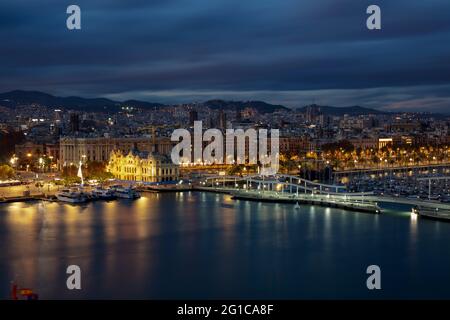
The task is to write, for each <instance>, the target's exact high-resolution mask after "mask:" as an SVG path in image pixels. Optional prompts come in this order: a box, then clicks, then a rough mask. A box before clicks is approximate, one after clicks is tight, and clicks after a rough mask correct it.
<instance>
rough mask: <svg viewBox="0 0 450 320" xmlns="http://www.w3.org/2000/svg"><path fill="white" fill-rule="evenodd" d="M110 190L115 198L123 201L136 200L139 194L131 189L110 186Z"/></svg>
mask: <svg viewBox="0 0 450 320" xmlns="http://www.w3.org/2000/svg"><path fill="white" fill-rule="evenodd" d="M110 190H111V191H113V194H114V195H115V196H116V197H117V198H123V199H137V198H140V196H141V194H140V193H139V192H137V191H136V190H135V189H133V188H131V187H122V186H112V187H110Z"/></svg>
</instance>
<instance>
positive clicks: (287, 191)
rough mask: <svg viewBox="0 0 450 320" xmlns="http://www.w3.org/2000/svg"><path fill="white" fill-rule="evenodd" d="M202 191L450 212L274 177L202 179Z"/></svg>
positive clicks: (425, 202) (446, 207) (428, 203)
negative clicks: (414, 207)
mask: <svg viewBox="0 0 450 320" xmlns="http://www.w3.org/2000/svg"><path fill="white" fill-rule="evenodd" d="M200 187H201V189H206V190H215V191H219V192H227V193H230V194H239V195H241V196H245V195H248V196H249V197H250V196H251V197H253V198H255V199H256V198H257V199H259V200H272V201H276V200H277V199H278V200H280V201H287V200H290V201H296V200H298V201H310V202H312V203H315V202H320V203H321V204H327V203H329V204H333V203H342V204H349V203H353V204H358V203H361V204H368V205H370V204H372V205H378V204H380V203H396V204H405V205H410V206H427V207H432V208H439V209H444V210H450V204H447V203H442V202H439V201H432V200H423V199H411V198H406V197H392V196H386V195H375V194H374V193H373V192H347V190H346V186H344V185H331V184H325V183H320V182H315V181H310V180H306V179H303V178H300V177H296V176H292V175H283V174H278V175H274V176H261V175H249V176H244V177H240V176H224V175H222V176H211V177H207V178H205V179H203V181H202V182H201V183H200Z"/></svg>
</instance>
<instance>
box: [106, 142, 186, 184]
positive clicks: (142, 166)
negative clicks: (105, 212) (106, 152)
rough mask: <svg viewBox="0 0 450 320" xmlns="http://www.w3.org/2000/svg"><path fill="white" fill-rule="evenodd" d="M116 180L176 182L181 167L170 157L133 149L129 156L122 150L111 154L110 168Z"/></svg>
mask: <svg viewBox="0 0 450 320" xmlns="http://www.w3.org/2000/svg"><path fill="white" fill-rule="evenodd" d="M107 170H108V171H109V172H111V173H112V174H113V175H114V177H115V178H116V179H120V180H128V181H142V182H164V181H176V180H178V178H179V166H178V165H175V164H173V163H172V161H171V159H170V158H169V157H168V156H165V155H161V154H158V153H151V152H146V151H144V152H140V151H138V150H137V149H135V148H134V149H132V150H130V152H129V153H128V154H124V153H123V152H122V151H121V150H115V151H112V152H111V155H110V158H109V163H108V168H107Z"/></svg>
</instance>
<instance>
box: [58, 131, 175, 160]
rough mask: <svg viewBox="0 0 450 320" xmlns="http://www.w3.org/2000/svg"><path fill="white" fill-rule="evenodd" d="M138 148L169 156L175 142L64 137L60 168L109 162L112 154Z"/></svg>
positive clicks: (147, 138) (166, 140)
mask: <svg viewBox="0 0 450 320" xmlns="http://www.w3.org/2000/svg"><path fill="white" fill-rule="evenodd" d="M134 147H137V148H138V149H139V150H142V151H147V152H151V151H157V152H158V153H160V154H163V155H168V154H170V152H171V151H172V147H173V142H171V141H170V138H166V137H161V138H157V139H151V138H150V137H145V136H144V137H124V138H108V137H98V138H77V137H63V138H61V139H60V167H64V166H68V165H71V164H78V163H79V162H80V161H81V162H83V163H84V162H87V161H100V162H108V161H109V158H110V155H111V152H113V151H115V150H120V151H122V152H123V153H125V154H126V153H128V152H129V151H130V150H131V149H133V148H134Z"/></svg>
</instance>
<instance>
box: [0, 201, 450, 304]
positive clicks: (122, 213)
mask: <svg viewBox="0 0 450 320" xmlns="http://www.w3.org/2000/svg"><path fill="white" fill-rule="evenodd" d="M71 264H76V265H79V266H80V268H81V273H82V274H81V275H82V289H81V290H79V291H77V290H74V291H70V290H68V289H67V288H66V278H67V275H66V273H65V272H66V268H67V266H68V265H71ZM372 264H376V265H379V266H380V268H381V286H382V290H378V291H370V290H368V289H367V287H366V279H367V277H368V275H367V274H366V268H367V266H369V265H372ZM13 279H14V280H16V281H17V282H18V283H19V285H21V286H23V287H31V288H33V289H34V290H35V291H37V292H38V293H39V295H40V298H41V299H72V298H102V299H103V298H139V299H145V298H160V299H166V298H181V299H194V298H210V299H212V298H276V299H278V298H288V299H296V298H307V299H314V298H325V299H328V298H333V299H334V298H338V299H346V298H370V299H379V298H389V299H390V298H450V288H449V287H450V223H445V222H439V221H431V220H424V219H420V218H419V219H412V218H411V217H410V214H409V212H408V211H407V208H400V207H399V208H395V207H392V208H391V209H390V210H388V211H387V212H385V213H384V214H382V215H374V214H368V213H358V212H350V211H345V210H340V209H330V208H322V207H316V206H303V207H302V209H301V210H294V206H293V205H291V204H273V203H257V202H248V201H234V200H232V199H231V198H230V197H229V196H227V195H218V194H212V193H199V192H198V193H197V192H192V193H172V194H169V193H168V194H145V195H144V196H143V197H142V198H141V199H139V200H136V201H129V200H117V201H112V202H93V203H89V204H86V205H84V206H74V205H67V204H59V203H28V204H26V203H13V204H4V205H1V206H0V297H1V298H8V297H9V290H10V289H9V288H10V281H11V280H13Z"/></svg>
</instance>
